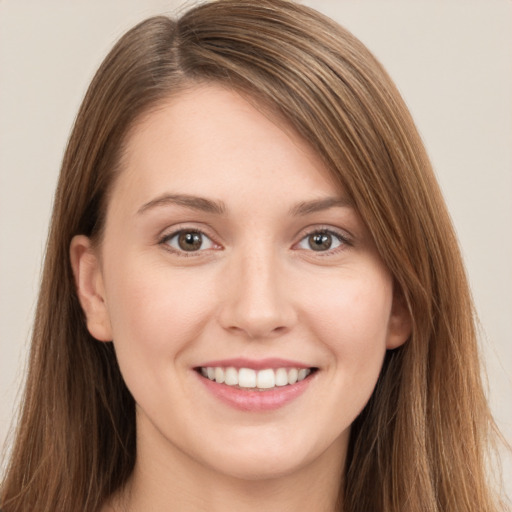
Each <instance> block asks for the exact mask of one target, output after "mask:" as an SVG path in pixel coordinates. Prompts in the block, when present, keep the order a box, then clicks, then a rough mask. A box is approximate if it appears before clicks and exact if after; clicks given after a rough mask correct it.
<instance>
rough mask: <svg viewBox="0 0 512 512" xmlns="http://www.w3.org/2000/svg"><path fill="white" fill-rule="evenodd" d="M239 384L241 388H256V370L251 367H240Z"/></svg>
mask: <svg viewBox="0 0 512 512" xmlns="http://www.w3.org/2000/svg"><path fill="white" fill-rule="evenodd" d="M238 385H239V386H240V387H241V388H255V387H256V371H255V370H252V369H251V368H240V370H238Z"/></svg>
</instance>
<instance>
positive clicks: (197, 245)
mask: <svg viewBox="0 0 512 512" xmlns="http://www.w3.org/2000/svg"><path fill="white" fill-rule="evenodd" d="M164 242H165V243H166V244H167V245H169V246H170V247H171V248H172V249H174V250H175V251H178V252H198V251H201V250H205V249H211V248H212V247H213V242H212V241H211V240H210V239H209V238H208V237H207V236H206V235H205V234H204V233H201V232H200V231H179V232H177V233H174V234H173V235H171V236H169V237H167V239H166V240H164Z"/></svg>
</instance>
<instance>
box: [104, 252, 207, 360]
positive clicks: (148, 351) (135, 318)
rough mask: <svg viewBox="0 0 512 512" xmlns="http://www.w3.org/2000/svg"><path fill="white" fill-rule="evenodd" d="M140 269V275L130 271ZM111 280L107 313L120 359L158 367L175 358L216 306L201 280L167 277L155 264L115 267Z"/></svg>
mask: <svg viewBox="0 0 512 512" xmlns="http://www.w3.org/2000/svg"><path fill="white" fill-rule="evenodd" d="M138 268H143V269H144V270H143V271H133V270H132V269H138ZM109 275H110V276H111V280H110V282H111V283H112V286H110V287H108V286H107V297H108V309H109V314H110V319H111V324H112V332H113V337H114V343H115V345H116V351H117V352H118V355H120V352H121V351H122V350H125V349H129V350H130V351H132V352H133V353H134V355H135V353H136V355H137V357H142V358H145V359H149V358H155V359H156V360H157V361H160V362H162V363H163V362H164V358H165V359H166V360H168V359H169V358H170V357H171V358H174V357H176V355H177V354H178V353H179V352H180V350H181V349H182V348H184V347H185V346H187V345H188V344H189V343H191V342H193V341H194V340H195V339H197V337H198V335H199V333H200V332H201V330H202V328H203V326H204V323H205V322H206V321H207V319H208V312H209V311H210V310H211V308H212V307H213V304H214V302H213V301H212V298H211V297H208V294H205V293H204V289H205V288H204V286H205V285H206V286H207V283H204V279H201V276H196V277H194V279H191V276H190V273H187V272H184V271H179V270H178V271H176V270H174V271H172V272H171V271H170V269H169V268H168V267H166V266H164V265H162V264H159V263H154V264H149V265H148V264H147V263H146V264H144V265H142V264H140V263H139V262H137V261H133V262H127V263H126V264H123V263H122V262H118V264H116V265H115V267H112V268H111V272H110V274H109ZM203 277H204V276H203ZM108 284H109V283H107V285H108Z"/></svg>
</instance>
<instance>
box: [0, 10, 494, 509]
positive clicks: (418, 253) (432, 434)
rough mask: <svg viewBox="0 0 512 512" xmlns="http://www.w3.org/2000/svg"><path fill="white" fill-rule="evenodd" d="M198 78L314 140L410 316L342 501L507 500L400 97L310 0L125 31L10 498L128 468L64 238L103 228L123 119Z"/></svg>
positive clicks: (60, 210)
mask: <svg viewBox="0 0 512 512" xmlns="http://www.w3.org/2000/svg"><path fill="white" fill-rule="evenodd" d="M204 81H215V82H217V83H219V82H220V83H222V84H225V85H226V86H228V87H233V88H235V89H237V90H239V91H241V92H243V93H244V94H246V95H248V96H249V97H250V98H253V99H254V100H255V101H257V102H260V103H261V104H264V105H265V106H266V107H268V108H270V109H272V110H273V111H274V112H275V113H276V114H278V115H280V116H284V117H285V118H286V119H287V120H288V122H289V123H290V125H291V126H293V127H294V128H295V130H297V132H298V133H300V134H301V135H302V136H303V137H304V139H305V140H306V141H307V142H308V143H309V144H311V145H312V147H313V148H314V149H315V150H316V151H317V152H318V154H319V155H320V156H321V157H322V158H323V159H324V161H325V163H326V165H327V166H328V168H329V169H330V170H331V172H332V174H333V176H334V177H335V178H336V179H337V180H338V181H339V183H340V184H341V185H342V186H343V188H344V190H345V191H346V192H347V194H349V195H350V197H351V198H352V200H353V202H354V204H355V205H356V207H357V209H358V211H359V213H360V215H361V217H362V218H363V220H364V221H365V223H366V224H367V226H368V228H369V229H370V231H371V233H372V235H373V238H374V240H375V243H376V245H377V248H378V250H379V252H380V255H381V257H382V259H383V260H384V262H385V263H386V264H387V266H388V268H389V270H390V271H391V273H392V274H393V276H394V279H395V282H396V284H397V287H398V289H399V290H401V293H402V294H403V296H404V299H405V300H406V302H407V305H408V308H409V310H410V313H411V316H412V320H413V332H412V335H411V337H410V339H409V340H408V342H407V343H406V344H405V345H403V346H402V347H400V348H398V349H396V350H394V351H390V352H389V353H388V354H387V356H386V359H385V362H384V366H383V368H382V372H381V375H380V378H379V381H378V384H377V386H376V389H375V391H374V393H373V395H372V397H371V399H370V401H369V403H368V404H367V406H366V407H365V409H364V410H363V412H362V413H361V415H360V416H359V417H358V418H357V420H356V421H355V423H354V425H353V426H352V430H351V439H350V446H349V454H348V458H347V461H346V472H345V476H344V478H343V484H342V486H341V487H342V488H341V489H340V493H341V495H342V501H343V510H344V511H345V512H349V511H350V512H369V511H381V512H398V511H408V512H420V511H421V512H434V511H443V512H449V511H451V512H460V511H461V510H478V511H480V512H484V511H489V512H490V511H495V510H497V506H496V505H495V503H494V500H493V498H492V496H491V493H490V491H489V488H488V485H487V483H486V475H485V471H486V462H487V459H486V456H487V445H488V441H489V439H490V435H491V434H492V428H493V423H492V419H491V416H490V413H489V410H488V406H487V403H486V400H485V397H484V394H483V391H482V384H481V380H480V366H479V361H478V352H477V343H476V334H475V326H474V312H473V306H472V302H471V298H470V293H469V290H468V284H467V281H466V276H465V272H464V268H463V264H462V261H461V256H460V253H459V249H458V245H457V241H456V238H455V236H454V231H453V228H452V225H451V222H450V219H449V216H448V213H447V211H446V207H445V205H444V201H443V199H442V197H441V193H440V191H439V187H438V185H437V183H436V180H435V178H434V175H433V172H432V170H431V166H430V163H429V160H428V157H427V155H426V153H425V150H424V148H423V145H422V143H421V140H420V137H419V135H418V133H417V131H416V128H415V126H414V123H413V121H412V119H411V117H410V115H409V112H408V110H407V108H406V106H405V105H404V102H403V101H402V99H401V97H400V95H399V93H398V92H397V90H396V88H395V86H394V85H393V83H392V81H391V80H390V78H389V77H388V75H387V74H386V72H385V71H384V70H383V69H382V67H381V66H380V64H379V63H378V62H377V61H376V60H375V58H374V57H373V56H372V55H371V54H370V53H369V51H368V50H367V49H366V48H365V47H364V46H363V45H362V43H360V42H359V41H358V40H357V39H356V38H354V37H353V36H352V35H351V34H350V33H349V32H347V31H346V30H344V29H343V28H341V27H339V26H338V25H337V24H335V23H334V22H333V21H331V20H329V19H328V18H326V17H324V16H322V15H321V14H319V13H317V12H316V11H314V10H312V9H310V8H307V7H304V6H300V5H297V4H294V3H292V2H288V1H284V0H259V1H258V2H255V1H253V0H220V1H217V2H210V3H207V4H204V5H200V6H198V7H195V8H193V9H191V10H189V11H188V12H186V13H185V14H184V15H183V16H182V17H181V18H179V19H178V20H177V21H173V20H171V19H169V18H166V17H154V18H150V19H148V20H146V21H144V22H142V23H141V24H139V25H138V26H136V27H135V28H133V29H132V30H130V31H129V32H128V33H127V34H126V35H124V36H123V37H122V38H121V40H120V41H119V42H118V43H117V44H116V46H115V47H114V48H113V50H112V51H111V52H110V54H109V55H108V56H107V58H106V59H105V61H104V62H103V64H102V65H101V67H100V69H99V70H98V72H97V74H96V76H95V77H94V79H93V81H92V83H91V85H90V87H89V90H88V92H87V94H86V97H85V99H84V101H83V104H82V106H81V108H80V111H79V114H78V117H77V119H76V122H75V126H74V129H73V132H72V134H71V137H70V140H69V143H68V147H67V150H66V153H65V156H64V161H63V164H62V170H61V175H60V179H59V185H58V189H57V192H56V196H55V204H54V211H53V216H52V222H51V228H50V235H49V240H48V247H47V253H46V259H45V264H44V273H43V278H42V283H41V292H40V296H39V302H38V307H37V312H36V319H35V327H34V331H33V339H32V348H31V352H30V365H29V372H28V378H27V383H26V390H25V395H24V401H23V405H22V411H21V415H20V419H19V426H18V430H17V437H16V441H15V444H14V448H13V452H12V457H11V460H10V464H9V467H8V470H7V473H6V477H5V480H4V482H3V485H2V491H1V501H0V502H1V505H2V507H3V510H4V512H15V511H24V512H27V511H33V510H38V511H41V512H54V511H56V510H58V511H59V512H66V511H69V512H76V511H77V510H80V511H81V510H84V511H95V510H97V509H98V508H99V507H100V506H101V504H102V503H104V502H105V500H106V499H108V497H109V496H111V494H112V493H113V492H115V491H116V490H118V489H120V488H122V486H123V484H124V483H125V482H126V481H127V479H128V477H129V476H130V474H131V471H132V469H133V466H134V463H135V456H136V446H135V413H134V410H135V407H134V401H133V398H132V397H131V395H130V394H129V392H128V390H127V389H126V387H125V385H124V383H123V380H122V377H121V375H120V371H119V368H118V365H117V362H116V357H115V353H114V350H113V347H112V344H109V343H99V342H97V341H96V340H94V339H93V338H92V337H91V335H90V334H89V333H88V331H87V328H86V325H85V322H84V316H83V313H82V310H81V308H80V304H79V302H78V299H77V295H76V292H75V286H74V281H73V276H72V271H71V266H70V262H69V245H70V241H71V239H72V237H73V236H74V235H76V234H79V233H81V234H85V235H88V236H90V237H93V238H94V237H101V230H102V226H103V221H104V214H105V209H106V204H107V202H108V195H109V190H111V187H112V184H113V182H114V180H115V176H116V174H117V173H118V171H119V169H118V163H119V160H120V156H121V154H122V151H123V141H124V140H125V138H126V133H127V131H128V130H129V128H130V127H131V126H133V125H134V123H135V122H136V120H137V119H139V118H140V116H141V115H143V114H144V113H146V112H148V110H150V109H151V108H152V107H154V106H157V105H158V104H159V102H161V101H162V100H163V99H165V98H167V97H169V95H171V94H175V93H177V92H179V91H180V90H181V89H182V88H183V87H187V85H188V84H191V83H192V84H193V83H197V82H204ZM340 485H341V484H340Z"/></svg>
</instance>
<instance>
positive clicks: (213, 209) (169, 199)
mask: <svg viewBox="0 0 512 512" xmlns="http://www.w3.org/2000/svg"><path fill="white" fill-rule="evenodd" d="M168 205H178V206H185V207H186V208H191V209H193V210H199V211H203V212H207V213H215V214H217V215H222V214H223V213H225V211H226V207H225V206H224V203H223V202H221V201H219V202H217V201H212V200H211V199H206V198H204V197H197V196H191V195H187V194H163V195H161V196H159V197H157V198H156V199H153V200H151V201H149V202H148V203H146V204H144V205H142V206H141V207H140V208H139V210H138V211H137V213H138V214H142V213H145V212H146V211H148V210H151V209H153V208H156V207H159V206H168Z"/></svg>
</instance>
